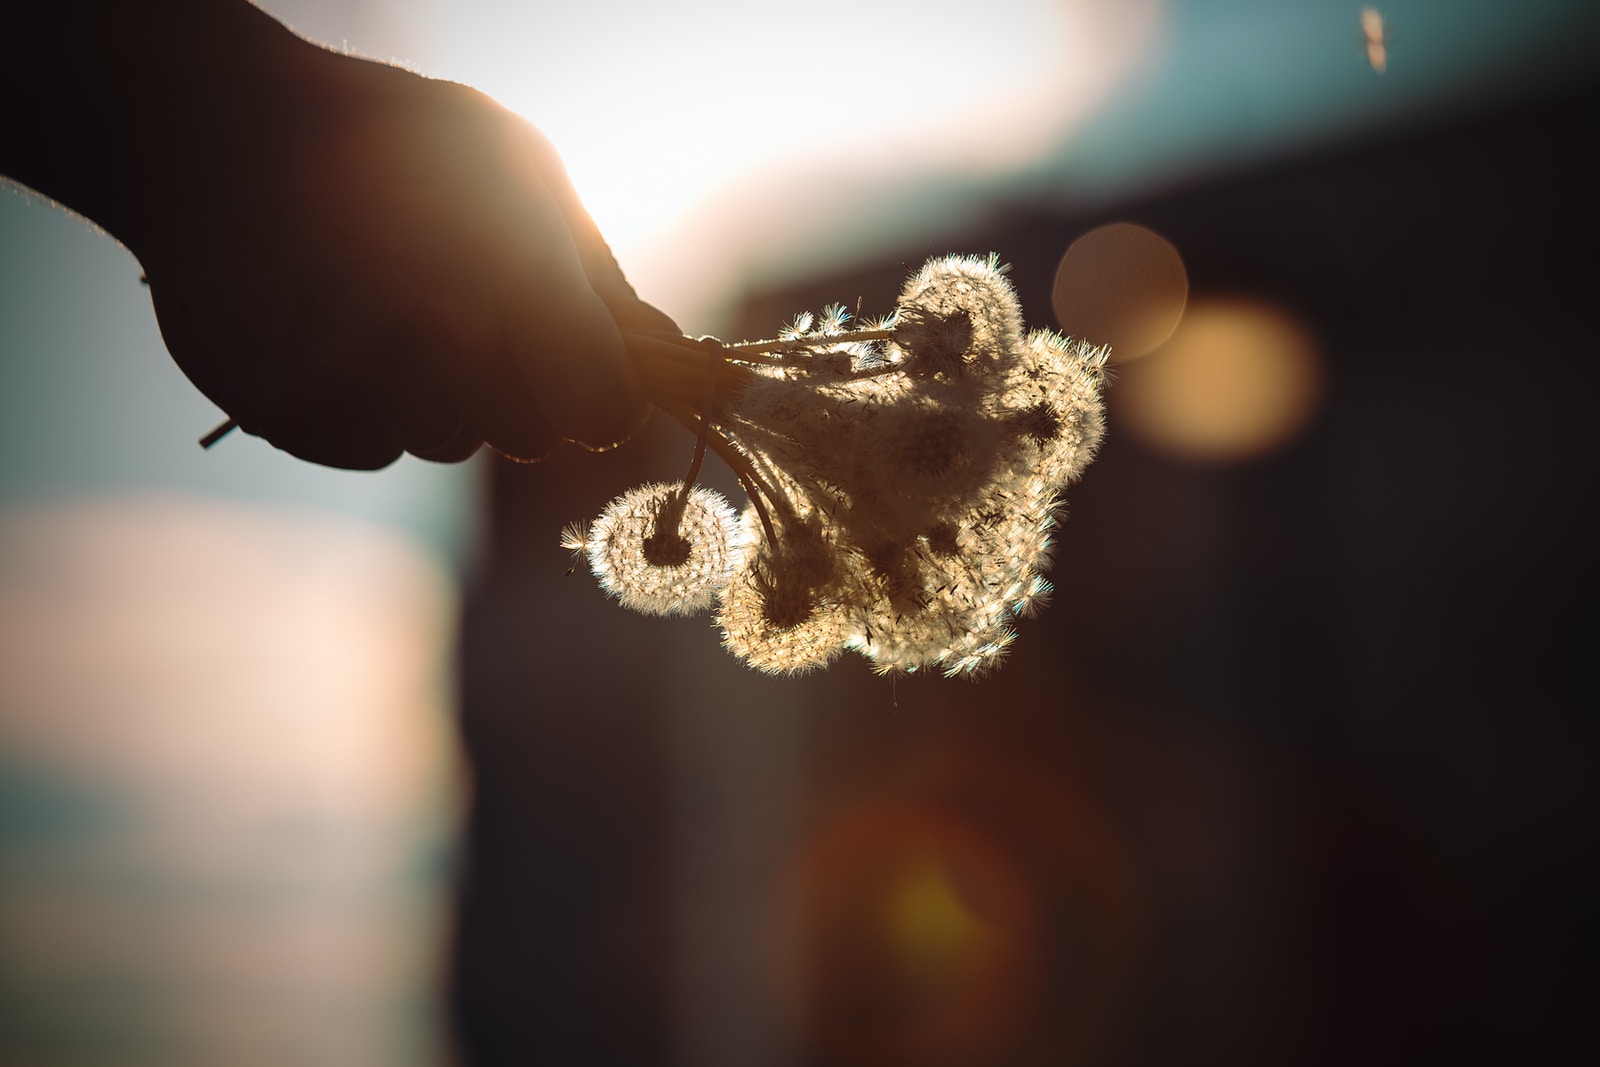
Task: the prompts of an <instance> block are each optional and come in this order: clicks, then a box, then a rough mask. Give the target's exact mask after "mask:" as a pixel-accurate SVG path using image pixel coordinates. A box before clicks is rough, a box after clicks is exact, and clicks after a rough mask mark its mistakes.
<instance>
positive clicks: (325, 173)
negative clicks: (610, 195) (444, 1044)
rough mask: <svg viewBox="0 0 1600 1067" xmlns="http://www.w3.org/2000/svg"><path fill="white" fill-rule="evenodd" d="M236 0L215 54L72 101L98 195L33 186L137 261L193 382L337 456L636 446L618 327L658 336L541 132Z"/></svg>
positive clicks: (368, 458) (190, 54)
mask: <svg viewBox="0 0 1600 1067" xmlns="http://www.w3.org/2000/svg"><path fill="white" fill-rule="evenodd" d="M213 2H214V0H213ZM156 6H158V7H159V6H160V5H156ZM175 6H176V7H180V8H184V9H185V10H184V14H185V15H186V16H192V17H193V18H194V19H198V20H204V19H210V18H212V17H214V16H213V14H212V13H213V12H215V11H217V10H218V7H211V8H204V7H201V6H196V5H192V4H177V5H175ZM219 6H220V5H219ZM233 6H234V5H228V6H227V12H226V17H227V18H229V19H232V20H234V22H235V23H237V24H238V25H237V26H234V25H232V24H230V26H229V27H228V30H229V32H227V33H217V34H215V35H214V36H215V38H216V39H217V41H218V42H219V43H218V44H217V45H216V54H214V55H212V54H207V53H200V54H197V53H196V52H194V51H193V50H192V48H193V45H192V43H189V45H188V46H189V48H190V50H188V51H184V52H181V53H175V54H174V55H173V56H166V57H164V58H166V59H168V60H169V62H167V63H166V64H159V63H145V64H142V65H140V66H139V67H137V68H136V70H135V73H134V75H133V80H134V82H135V84H134V86H133V88H132V89H131V90H130V89H128V88H126V86H124V88H123V91H122V94H121V96H120V97H119V98H118V100H119V102H118V104H117V105H116V107H115V110H114V113H113V114H111V115H110V116H109V117H107V116H105V115H102V114H100V113H98V112H95V111H94V109H95V107H96V106H97V105H96V104H95V101H94V98H92V97H85V100H87V101H88V102H87V103H83V104H82V105H81V106H80V110H82V111H89V112H94V118H95V120H96V122H97V123H100V122H104V123H107V124H109V130H108V132H107V133H106V134H105V135H104V139H106V140H109V141H111V142H113V143H114V144H115V145H116V146H117V147H116V148H115V149H113V150H112V151H111V153H110V155H111V156H112V157H113V158H115V159H116V160H117V161H118V162H119V163H120V164H125V166H122V168H121V169H120V170H119V173H118V174H117V181H118V183H119V184H118V186H117V188H115V189H112V190H104V189H90V190H88V192H87V193H86V195H84V196H83V197H81V198H80V199H81V200H82V201H87V203H83V202H74V197H72V196H71V195H63V194H62V193H58V192H57V191H56V190H55V189H53V188H44V189H43V191H45V192H47V193H50V194H51V195H55V196H58V198H60V199H62V200H63V201H64V202H66V203H67V204H68V205H69V206H72V207H75V208H77V209H78V210H80V211H83V212H84V213H85V214H88V215H90V217H92V218H95V219H96V221H99V222H101V223H102V225H105V226H106V227H107V228H108V229H110V230H111V231H112V232H113V233H114V234H116V235H117V236H118V237H120V238H121V239H122V240H123V241H125V242H126V243H127V244H128V245H129V247H130V248H131V249H132V250H133V252H134V253H135V255H137V256H138V258H139V260H140V262H141V264H142V265H143V267H144V269H145V273H146V276H147V278H148V280H149V283H150V290H151V295H152V298H153V300H154V303H155V309H156V314H157V317H158V320H159V322H160V325H161V332H162V336H163V338H164V339H165V341H166V344H167V347H168V349H169V350H170V351H171V353H172V355H173V357H174V358H175V359H176V360H177V362H178V364H179V366H180V367H182V369H183V371H184V373H186V374H187V375H188V376H189V378H190V379H191V380H192V381H193V382H194V383H195V385H197V386H198V387H199V388H200V389H201V390H202V391H203V392H204V393H205V394H206V395H207V396H208V397H210V398H211V399H212V400H213V401H215V402H216V403H217V404H218V406H220V407H221V408H223V410H225V411H227V412H228V413H229V414H230V415H231V416H233V417H234V418H235V419H237V420H238V422H239V424H240V426H241V427H242V428H243V429H244V430H245V431H246V432H249V433H253V434H257V435H259V436H261V437H264V438H265V439H267V440H268V441H270V442H271V443H272V444H274V445H276V446H277V447H279V448H282V449H284V450H286V451H288V452H290V453H292V454H294V455H296V456H299V457H301V458H304V459H308V460H312V461H314V462H317V463H323V464H328V465H330V466H337V467H351V468H376V467H381V466H384V465H385V464H387V463H389V462H392V461H393V460H394V459H395V458H396V457H397V456H398V455H399V454H400V453H401V452H402V451H408V452H412V453H414V454H416V455H419V456H423V457H426V458H429V459H437V460H459V459H463V458H465V457H466V456H468V455H470V454H472V452H474V451H475V450H476V449H477V448H478V446H479V445H480V444H481V443H483V442H485V441H486V442H488V443H489V444H490V445H491V446H493V447H494V448H496V449H498V450H500V451H502V452H504V453H506V454H508V455H510V456H514V457H518V458H525V459H533V458H538V457H540V456H542V455H544V454H546V453H547V452H549V451H550V450H551V449H552V448H553V447H554V446H555V445H556V444H557V442H558V441H559V440H561V439H563V438H567V439H572V440H576V441H579V442H581V443H582V444H584V445H587V446H589V447H591V448H604V447H609V446H611V445H613V444H616V443H618V442H620V441H621V440H623V439H624V438H626V437H627V436H628V435H629V434H630V433H632V432H633V431H634V430H635V429H636V428H637V426H638V425H639V423H640V422H641V421H642V420H643V418H644V416H645V413H646V405H645V402H644V400H643V397H642V394H641V393H640V391H639V387H638V383H637V381H636V380H635V377H634V374H633V370H632V366H631V364H630V363H629V361H628V356H627V354H626V352H625V351H624V348H623V345H622V341H621V337H620V334H619V327H621V326H632V327H644V328H655V329H675V327H674V326H673V324H672V323H671V321H670V320H668V319H667V317H666V316H664V315H662V314H661V313H660V312H658V311H656V310H655V309H654V308H651V307H649V306H648V305H646V304H644V303H642V302H641V301H639V299H638V298H637V297H636V296H635V294H634V293H633V291H632V289H631V288H630V287H629V285H628V283H627V282H626V280H625V279H624V278H623V276H622V273H621V271H620V270H619V269H618V267H617V265H616V263H615V261H614V260H613V259H612V257H611V254H610V252H609V250H608V249H607V248H606V246H605V243H604V242H603V241H602V239H601V237H600V234H599V232H598V231H597V230H596V228H595V226H594V224H593V222H592V221H591V220H590V218H589V216H588V214H587V213H586V212H585V211H584V209H583V207H582V205H581V204H580V203H579V201H578V198H577V196H576V194H575V192H574V191H573V189H572V187H571V185H570V183H569V182H568V180H567V177H566V174H565V172H564V170H563V168H562V166H561V162H560V160H559V158H558V156H557V155H556V153H555V151H554V149H553V148H552V147H551V145H550V144H549V143H548V142H547V141H546V140H545V138H544V137H543V136H542V135H541V134H540V133H539V132H538V131H537V130H535V129H534V128H533V127H532V126H530V125H529V124H528V123H527V122H525V121H524V120H522V119H521V118H519V117H517V116H516V115H514V114H512V113H510V112H509V111H507V110H505V109H504V108H502V107H501V106H500V105H498V104H496V103H495V102H494V101H492V100H490V99H489V98H487V97H485V96H483V95H482V94H480V93H478V92H476V91H474V90H472V89H469V88H466V87H464V86H460V85H456V84H452V83H449V82H442V81H436V80H430V79H426V78H422V77H420V76H417V75H415V74H412V73H410V72H407V71H404V70H401V69H398V68H394V67H389V66H385V65H382V64H377V63H370V62H366V61H362V60H358V59H354V58H352V57H349V56H344V55H339V54H336V53H333V52H329V51H326V50H324V49H321V48H318V47H316V46H314V45H311V44H308V43H306V42H303V41H300V40H299V39H297V38H294V37H292V35H290V34H288V33H287V31H284V30H283V29H282V28H281V27H279V26H277V25H276V24H275V23H272V22H271V21H270V20H269V19H268V18H267V17H266V16H265V15H263V14H261V13H260V12H258V11H255V10H254V9H248V10H247V12H235V11H233V10H232V8H233ZM238 7H241V8H242V7H244V5H238ZM107 10H113V11H114V10H115V6H114V5H111V6H108V7H107ZM135 10H136V11H137V10H138V7H137V5H135ZM119 17H129V16H125V15H122V14H120V13H119V14H112V15H107V16H106V18H107V19H108V20H113V19H116V18H119ZM133 17H137V16H133ZM140 25H143V24H140ZM235 29H239V30H241V32H240V33H238V34H237V35H235V34H234V33H233V31H234V30H235ZM235 37H237V38H238V39H239V40H242V41H244V42H245V45H244V47H243V48H242V50H241V51H242V53H243V57H242V58H241V57H240V56H235V55H230V54H228V52H227V47H228V45H227V44H226V42H228V41H233V40H235ZM258 38H260V40H258ZM155 40H156V43H155V44H153V45H152V46H151V47H152V48H154V49H157V50H161V49H164V48H165V47H166V38H159V39H155ZM207 40H208V41H209V40H210V38H207ZM200 47H201V48H205V47H207V44H206V42H204V41H203V42H202V43H201V44H200ZM235 47H236V46H235ZM236 50H240V49H237V47H236ZM143 58H146V59H148V57H143ZM105 90H106V91H107V92H116V91H117V87H116V86H115V85H112V86H107V87H105ZM74 91H75V92H79V94H80V95H82V91H81V86H76V85H75V86H74ZM25 132H26V131H25ZM93 132H94V131H93V130H91V131H90V134H91V135H92V134H93ZM91 158H93V153H91ZM3 162H4V160H0V163H3ZM21 169H22V170H23V173H21V174H19V175H17V176H18V177H19V178H20V180H23V181H28V180H29V173H28V171H27V168H26V167H23V168H21ZM70 178H71V176H70V175H69V176H68V180H65V181H58V182H55V183H53V184H61V185H64V186H65V187H66V188H67V191H68V193H71V192H72V191H74V190H73V183H72V181H71V180H70ZM43 184H52V183H50V182H46V183H43ZM102 206H103V207H104V212H103V214H102V213H101V212H99V211H97V208H99V207H102Z"/></svg>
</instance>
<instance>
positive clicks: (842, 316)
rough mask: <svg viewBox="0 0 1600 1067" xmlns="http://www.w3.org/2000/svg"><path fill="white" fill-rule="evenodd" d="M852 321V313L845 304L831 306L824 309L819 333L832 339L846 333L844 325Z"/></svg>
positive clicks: (818, 327)
mask: <svg viewBox="0 0 1600 1067" xmlns="http://www.w3.org/2000/svg"><path fill="white" fill-rule="evenodd" d="M849 321H850V312H849V310H848V309H846V308H845V306H844V305H843V304H829V305H828V306H827V307H825V308H823V309H822V320H821V321H820V322H818V323H817V332H818V333H820V334H823V335H824V336H828V337H831V336H833V335H835V334H840V333H843V332H844V324H845V323H847V322H849Z"/></svg>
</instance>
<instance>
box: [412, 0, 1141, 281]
mask: <svg viewBox="0 0 1600 1067" xmlns="http://www.w3.org/2000/svg"><path fill="white" fill-rule="evenodd" d="M1155 15H1156V0H1141V2H1138V3H1132V4H1127V5H1105V4H1093V3H1089V2H1087V0H1070V2H1059V0H1058V2H1054V3H1051V2H1046V0H995V2H994V3H991V4H987V5H982V6H981V7H980V6H978V5H972V4H964V3H954V2H949V0H924V2H921V3H909V2H894V3H884V4H871V5H862V4H857V3H845V2H843V0H826V2H819V3H812V4H808V5H785V6H783V7H770V8H769V7H765V6H760V5H738V6H735V5H730V4H727V3H726V2H725V0H691V2H686V3H683V4H677V5H673V6H672V7H671V9H653V8H643V7H642V6H641V5H628V6H626V7H624V6H622V5H618V4H607V3H598V4H591V5H576V4H573V5H567V6H564V7H563V8H561V9H559V10H557V11H552V10H550V9H548V8H544V7H541V8H539V9H538V10H537V11H535V10H533V9H530V8H523V7H514V6H506V5H498V4H496V5H493V6H492V7H491V6H490V5H488V4H486V3H481V2H480V3H478V4H473V5H460V6H459V8H458V7H452V8H451V10H450V13H449V17H448V18H449V21H448V24H447V25H445V24H442V23H441V25H440V27H438V28H439V29H442V30H446V31H448V32H446V33H443V34H441V33H433V32H430V33H429V34H428V35H427V39H428V40H429V41H430V42H433V43H435V44H438V46H439V50H438V59H439V63H440V65H441V66H442V67H443V68H444V69H442V70H439V71H436V73H441V74H444V75H445V76H448V77H453V78H458V79H460V80H463V81H467V82H470V83H471V84H474V85H476V86H478V87H480V88H482V89H484V90H485V91H487V92H489V93H490V94H491V95H493V96H494V97H496V98H497V99H498V100H500V101H501V102H502V103H504V104H506V105H507V106H508V107H510V108H512V109H513V110H515V111H517V112H518V113H520V114H523V115H525V116H527V117H528V118H529V119H530V120H532V121H533V122H534V123H535V124H537V125H538V126H539V127H540V128H541V129H543V130H544V131H545V132H546V133H547V134H548V135H549V136H550V138H551V139H552V140H553V141H554V142H555V144H556V145H557V147H558V148H559V149H560V151H561V153H562V156H563V158H564V159H565V161H566V163H567V167H568V169H569V171H570V172H571V173H572V176H573V180H574V182H575V183H576V184H577V186H578V189H579V191H580V193H581V194H582V196H583V198H584V201H585V203H586V204H587V205H588V207H589V209H590V211H591V213H592V214H593V215H594V216H595V220H596V221H597V222H598V223H599V225H600V227H601V230H602V231H603V232H604V233H605V234H606V236H607V238H608V240H609V241H610V242H611V244H612V247H613V249H614V250H615V251H616V253H617V255H618V258H619V260H621V261H622V262H623V263H624V264H625V266H626V267H627V269H628V271H629V273H630V275H632V276H633V278H634V282H635V284H636V286H637V287H639V288H640V290H641V292H643V293H646V294H649V293H651V292H655V291H656V286H655V285H654V284H653V283H656V282H659V283H660V284H661V285H662V286H664V287H666V288H668V289H675V288H679V287H681V286H682V285H683V284H684V283H683V277H684V276H685V275H686V274H691V273H693V272H694V271H695V270H696V269H697V268H698V267H701V266H709V267H710V269H711V273H712V274H713V275H714V274H715V273H716V271H715V264H714V263H712V264H701V263H699V262H698V260H700V259H701V258H710V257H711V256H714V255H716V253H717V250H718V248H723V247H724V246H726V245H727V244H728V243H729V242H730V241H732V242H737V241H738V240H739V239H740V238H742V239H743V240H744V241H746V242H748V243H751V244H759V246H761V247H763V248H767V247H771V246H773V245H778V244H787V245H790V246H792V245H795V244H802V243H806V242H808V241H809V242H826V241H827V240H829V237H830V235H829V233H828V232H827V229H828V225H827V223H828V221H829V220H828V219H827V217H826V213H825V212H823V211H818V210H816V209H814V208H813V207H811V205H812V204H815V203H818V202H819V200H820V202H823V203H826V202H829V201H830V200H831V201H835V202H837V201H839V200H840V199H841V196H842V195H847V196H848V197H849V198H850V199H851V202H852V203H855V202H859V200H860V199H862V198H866V197H870V195H871V191H872V190H874V189H876V190H879V195H891V191H892V190H894V189H895V188H897V187H898V186H901V185H903V183H904V182H905V181H906V180H907V179H909V178H912V177H914V176H918V175H927V174H939V173H946V174H949V173H954V174H960V175H964V176H969V177H970V176H980V177H981V176H983V175H986V174H994V173H1004V172H1005V171H1006V170H1008V169H1011V168H1014V167H1016V166H1019V165H1022V164H1025V163H1028V162H1031V161H1032V160H1034V159H1035V158H1037V157H1038V156H1040V155H1042V154H1044V153H1045V152H1047V151H1049V150H1050V149H1051V148H1053V147H1055V145H1056V144H1057V143H1058V141H1059V139H1060V137H1061V136H1062V135H1063V134H1064V133H1065V131H1066V130H1067V129H1069V128H1070V127H1071V126H1072V125H1073V124H1074V123H1075V122H1077V121H1079V120H1081V119H1082V118H1084V117H1085V116H1087V115H1088V114H1090V113H1091V112H1092V111H1093V109H1094V108H1095V106H1096V105H1097V104H1098V103H1099V102H1100V101H1102V100H1103V99H1104V98H1105V96H1106V95H1107V94H1108V93H1109V91H1110V90H1111V88H1112V87H1114V85H1115V84H1116V83H1117V82H1118V81H1119V80H1120V78H1121V77H1122V76H1123V75H1124V74H1125V73H1126V72H1127V71H1128V69H1129V68H1130V67H1131V66H1132V64H1133V61H1134V60H1135V59H1136V58H1138V56H1139V55H1140V54H1141V52H1142V50H1143V48H1144V46H1145V45H1146V44H1147V43H1148V41H1149V40H1150V39H1151V38H1152V37H1153V33H1152V30H1153V28H1154V26H1155V24H1156V21H1157V20H1156V18H1155ZM434 17H435V18H438V19H441V20H442V19H444V18H445V16H444V15H443V14H442V13H441V14H439V15H436V16H434ZM762 190H781V192H771V193H766V194H763V192H762ZM730 200H737V201H738V203H739V212H738V215H739V219H740V220H741V221H739V222H737V223H732V222H730V221H729V219H730V216H731V214H733V213H732V212H730V211H729V210H728V204H729V201H730ZM819 216H820V217H819ZM752 218H753V219H754V220H755V222H754V226H755V227H756V228H757V229H759V230H760V231H762V232H760V233H759V234H751V233H750V232H748V231H749V230H750V229H751V225H752V224H751V222H750V220H751V219H752ZM833 224H834V225H835V226H836V227H837V226H840V225H842V224H841V223H839V222H838V221H837V220H833ZM719 229H721V230H723V232H720V233H719V232H718V230H719ZM728 231H733V232H728ZM685 232H687V233H692V234H693V236H694V240H693V244H694V245H695V247H693V248H687V247H685V245H686V244H687V243H689V242H686V241H685V240H683V239H682V235H683V234H684V233H685ZM786 250H791V249H786ZM722 258H724V259H726V258H727V257H726V250H725V248H724V252H723V255H722ZM691 261H693V262H691ZM716 282H717V279H716V278H714V277H708V278H706V284H715V283H716ZM669 310H671V309H670V308H669Z"/></svg>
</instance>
